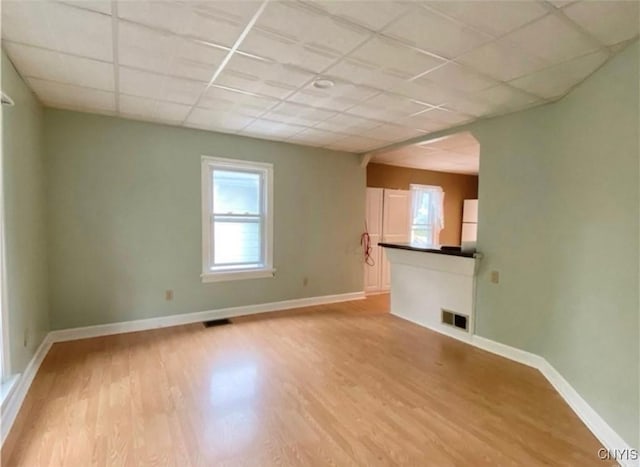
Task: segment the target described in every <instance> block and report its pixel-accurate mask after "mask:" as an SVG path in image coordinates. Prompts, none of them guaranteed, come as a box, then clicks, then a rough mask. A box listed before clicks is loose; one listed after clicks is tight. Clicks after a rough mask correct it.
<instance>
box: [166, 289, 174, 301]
mask: <svg viewBox="0 0 640 467" xmlns="http://www.w3.org/2000/svg"><path fill="white" fill-rule="evenodd" d="M164 299H165V300H166V301H168V302H169V301H171V300H173V290H165V292H164Z"/></svg>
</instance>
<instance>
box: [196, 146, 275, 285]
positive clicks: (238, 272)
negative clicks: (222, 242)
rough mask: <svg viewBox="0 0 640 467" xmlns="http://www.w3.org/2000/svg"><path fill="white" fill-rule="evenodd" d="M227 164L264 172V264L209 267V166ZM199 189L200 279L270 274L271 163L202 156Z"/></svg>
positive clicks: (214, 279) (240, 168) (271, 268)
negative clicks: (246, 266)
mask: <svg viewBox="0 0 640 467" xmlns="http://www.w3.org/2000/svg"><path fill="white" fill-rule="evenodd" d="M212 165H214V166H216V167H228V168H229V169H230V170H231V169H239V170H243V169H244V170H261V171H263V172H264V174H265V179H264V186H263V196H264V198H265V205H264V206H263V209H264V233H263V234H264V239H263V248H264V265H263V266H262V267H257V268H246V269H231V268H229V269H227V268H224V269H223V268H220V269H218V270H213V269H212V268H211V266H210V264H209V258H211V204H212V196H211V195H212V188H213V187H212V183H211V177H210V168H211V166H212ZM201 176H202V180H201V183H202V185H201V192H202V274H201V276H200V277H201V278H202V282H221V281H232V280H243V279H258V278H265V277H273V276H274V275H275V272H276V270H275V269H274V268H273V164H269V163H266V162H251V161H243V160H237V159H226V158H222V157H213V156H202V161H201Z"/></svg>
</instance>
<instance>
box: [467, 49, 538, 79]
mask: <svg viewBox="0 0 640 467" xmlns="http://www.w3.org/2000/svg"><path fill="white" fill-rule="evenodd" d="M458 61H459V62H461V63H463V64H465V65H467V66H469V67H470V68H473V69H475V70H477V71H479V72H481V73H483V74H485V75H488V76H492V77H494V78H496V79H498V80H501V81H509V80H512V79H514V78H517V77H519V76H523V75H526V74H527V73H532V72H534V71H537V70H540V69H541V68H544V67H545V66H548V65H549V64H550V62H548V61H545V60H543V59H541V58H538V57H536V56H534V55H531V54H527V53H525V52H524V51H523V50H521V49H518V48H517V47H515V46H514V45H513V44H511V43H510V42H509V41H508V40H507V39H500V40H498V41H496V42H492V43H490V44H486V45H483V46H482V47H479V48H477V49H475V50H473V51H471V52H469V53H467V54H465V55H463V56H462V57H460V58H458Z"/></svg>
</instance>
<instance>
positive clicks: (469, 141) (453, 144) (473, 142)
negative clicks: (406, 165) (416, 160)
mask: <svg viewBox="0 0 640 467" xmlns="http://www.w3.org/2000/svg"><path fill="white" fill-rule="evenodd" d="M419 147H421V148H422V149H424V150H434V149H436V150H442V149H445V150H449V151H453V150H456V151H457V152H459V153H461V154H464V153H470V154H473V155H476V156H477V155H478V154H479V153H480V143H479V142H478V140H477V139H475V137H474V136H473V135H472V134H471V133H470V132H468V131H464V132H461V133H456V134H453V135H450V136H445V137H442V138H437V139H434V140H430V141H425V142H422V143H419ZM462 149H465V150H462Z"/></svg>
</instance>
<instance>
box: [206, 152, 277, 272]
mask: <svg viewBox="0 0 640 467" xmlns="http://www.w3.org/2000/svg"><path fill="white" fill-rule="evenodd" d="M202 269H203V270H202V280H203V282H216V281H227V280H237V279H254V278H261V277H273V274H274V272H275V270H274V269H273V165H272V164H266V163H260V162H247V161H239V160H233V159H222V158H217V157H208V156H203V157H202Z"/></svg>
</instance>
